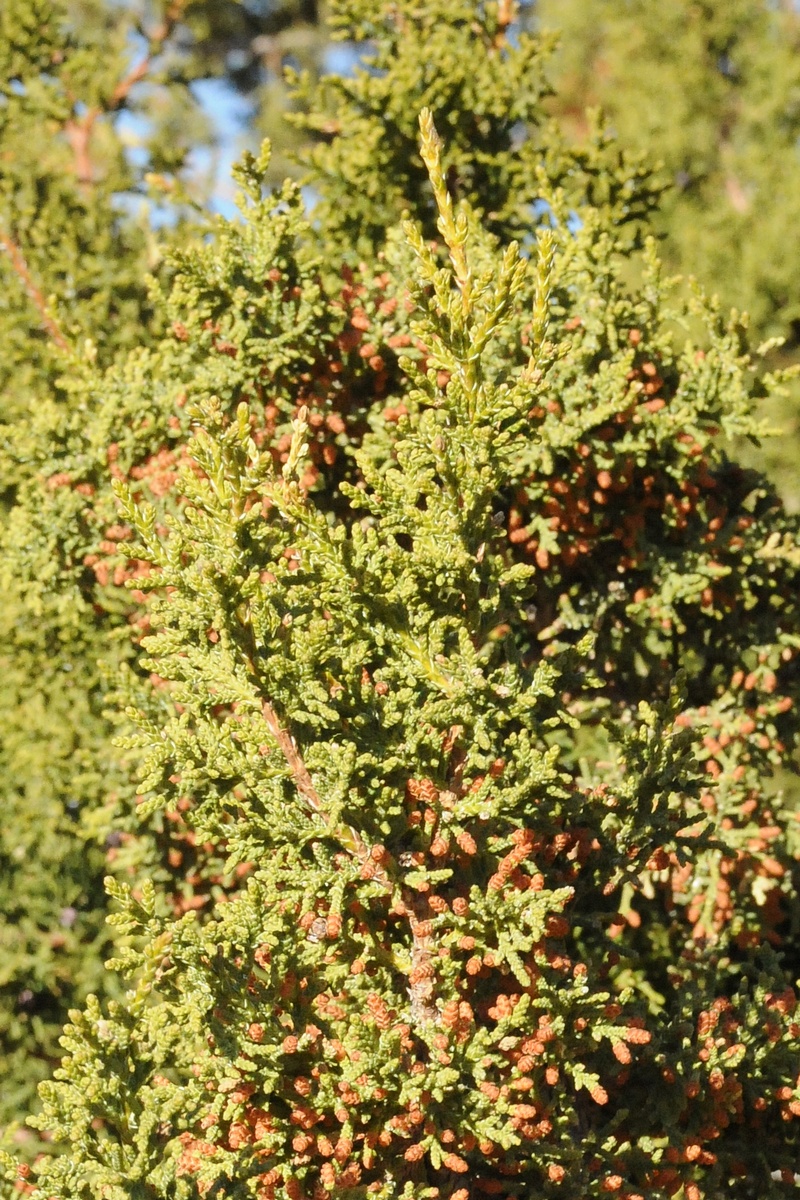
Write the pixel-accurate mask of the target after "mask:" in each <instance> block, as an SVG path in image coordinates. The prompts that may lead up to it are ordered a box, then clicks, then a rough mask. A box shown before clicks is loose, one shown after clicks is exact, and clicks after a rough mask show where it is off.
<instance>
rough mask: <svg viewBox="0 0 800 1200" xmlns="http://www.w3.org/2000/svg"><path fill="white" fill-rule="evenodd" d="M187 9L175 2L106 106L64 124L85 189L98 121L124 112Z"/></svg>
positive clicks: (90, 178)
mask: <svg viewBox="0 0 800 1200" xmlns="http://www.w3.org/2000/svg"><path fill="white" fill-rule="evenodd" d="M185 7H186V0H174V3H173V4H171V5H170V7H169V8H168V9H167V11H166V13H165V15H164V20H163V21H162V22H161V24H160V25H159V26H158V28H157V29H155V30H154V31H153V32H152V33H151V35H150V37H149V38H148V45H147V52H146V54H145V56H144V58H143V59H142V60H141V62H138V63H137V64H136V66H135V67H132V68H131V70H130V71H129V72H128V74H127V75H125V76H124V78H122V79H120V81H119V83H118V84H117V86H116V87H115V88H114V90H113V92H112V93H111V98H110V100H109V102H108V103H107V104H105V105H101V104H95V105H93V106H92V107H91V108H89V109H87V111H86V112H85V113H84V115H83V116H82V117H81V118H80V120H77V119H75V118H70V120H68V121H67V123H66V124H65V126H64V132H65V133H66V135H67V140H68V141H69V144H70V146H71V147H72V152H73V154H74V155H75V174H76V176H77V179H78V182H79V183H80V184H82V185H83V187H84V188H86V187H88V186H89V185H90V184H91V183H92V182H93V180H94V168H93V165H92V158H91V154H90V152H89V143H90V141H91V137H92V131H93V129H94V126H95V122H96V121H97V118H98V117H100V116H103V115H108V114H109V113H113V112H117V111H118V110H119V109H120V108H122V106H123V104H125V102H126V100H127V99H128V96H129V95H130V93H131V89H132V88H133V87H134V86H135V84H137V83H139V82H140V80H142V79H144V77H145V76H146V75H147V72H148V71H149V70H150V66H151V64H152V62H153V59H154V57H155V56H156V55H157V54H158V52H159V51H160V50H161V47H162V46H163V45H164V42H165V41H166V40H167V38H168V37H169V35H170V34H171V33H172V31H173V29H174V28H175V25H176V24H177V22H178V21H179V20H180V18H181V15H182V13H183V10H184V8H185Z"/></svg>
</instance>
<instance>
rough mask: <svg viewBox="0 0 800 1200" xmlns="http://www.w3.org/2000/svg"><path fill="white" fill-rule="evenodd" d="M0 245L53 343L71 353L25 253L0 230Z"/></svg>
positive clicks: (66, 352)
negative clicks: (34, 279)
mask: <svg viewBox="0 0 800 1200" xmlns="http://www.w3.org/2000/svg"><path fill="white" fill-rule="evenodd" d="M0 246H2V248H3V250H5V252H6V254H7V255H8V261H9V263H10V264H11V268H12V270H13V271H14V273H15V274H16V275H17V277H18V278H19V280H20V281H21V283H22V286H23V287H24V289H25V291H26V293H27V294H28V296H29V297H30V299H31V300H32V301H33V303H34V305H35V306H36V308H37V310H38V312H39V316H40V317H41V320H42V325H43V327H44V328H45V329H46V330H47V333H48V334H49V335H50V338H51V340H52V341H53V343H54V344H55V345H56V346H58V348H59V350H62V351H63V352H64V353H65V354H71V353H72V347H71V346H70V344H69V342H68V341H67V339H66V337H65V336H64V334H63V332H62V330H61V327H60V326H59V324H58V322H57V321H56V319H55V317H54V316H53V314H52V313H51V312H50V310H49V308H48V307H47V301H46V300H45V298H44V296H43V294H42V292H41V289H40V288H38V287H37V286H36V284H35V283H34V281H33V276H32V275H31V272H30V268H29V266H28V264H27V262H26V261H25V255H24V254H23V253H22V251H21V250H20V248H19V246H18V245H17V243H16V242H15V241H14V240H13V238H11V237H10V236H9V235H8V234H7V233H3V232H1V231H0Z"/></svg>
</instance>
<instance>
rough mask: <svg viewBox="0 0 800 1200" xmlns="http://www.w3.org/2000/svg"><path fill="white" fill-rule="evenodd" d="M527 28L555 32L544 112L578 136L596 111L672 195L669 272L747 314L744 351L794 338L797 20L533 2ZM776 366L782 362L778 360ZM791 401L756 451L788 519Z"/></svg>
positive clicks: (766, 5) (793, 493) (799, 179)
mask: <svg viewBox="0 0 800 1200" xmlns="http://www.w3.org/2000/svg"><path fill="white" fill-rule="evenodd" d="M535 17H536V24H537V28H543V29H548V30H551V29H557V30H559V32H560V40H559V51H558V54H557V55H556V57H555V59H554V60H553V62H552V64H551V67H552V72H551V78H552V81H553V84H554V95H553V97H552V98H551V101H550V111H551V112H552V113H553V114H554V115H555V116H556V117H557V119H558V122H559V125H560V126H561V127H562V129H564V130H565V131H568V132H569V133H571V134H572V135H577V136H580V134H581V131H583V132H584V133H585V131H586V128H587V123H586V120H587V119H586V110H587V108H588V107H591V106H593V105H600V106H602V109H603V110H604V112H605V113H606V114H607V115H608V120H609V122H610V127H611V128H612V129H613V131H614V134H615V136H616V137H618V138H619V140H620V143H621V145H623V146H625V147H628V148H631V149H639V150H641V151H644V152H646V153H647V154H648V155H649V156H650V158H651V159H653V160H654V159H661V160H662V161H663V164H664V173H665V177H666V179H667V181H668V182H669V184H670V188H669V190H668V192H667V193H666V194H665V198H664V203H663V205H662V206H661V209H660V212H659V215H658V218H657V220H656V222H655V224H654V229H655V230H656V231H658V233H660V234H662V235H663V236H664V243H663V254H664V257H665V262H666V263H667V264H668V266H669V268H670V269H676V270H678V271H681V272H682V273H683V274H686V275H695V276H696V277H697V278H699V279H700V280H701V281H702V283H703V285H704V286H706V287H708V288H709V289H710V290H712V291H714V292H717V293H718V294H719V295H720V297H721V298H722V300H723V303H725V304H726V305H732V306H736V307H737V308H739V309H740V310H746V311H747V312H748V313H749V314H750V316H751V321H752V324H751V328H752V333H753V337H754V339H755V340H758V339H760V338H767V337H774V336H779V337H783V338H786V339H787V346H786V353H787V354H788V355H789V356H790V357H791V358H792V359H793V358H795V357H796V354H797V350H798V330H800V322H799V318H800V289H798V285H797V273H796V270H795V263H796V262H797V260H798V256H799V255H800V240H798V239H800V234H799V233H798V229H800V219H799V218H800V212H799V211H798V204H800V201H798V196H800V156H799V155H798V150H797V146H798V135H800V65H798V64H800V58H799V57H798V46H800V13H798V11H797V7H796V5H794V4H791V3H773V2H772V0H735V2H734V3H730V4H724V5H720V4H713V3H696V2H695V0H679V2H678V3H676V4H670V5H669V6H668V7H667V8H665V7H664V6H663V5H660V4H658V3H655V2H654V0H624V2H623V3H614V2H612V0H588V2H587V3H584V2H583V0H536V4H535ZM784 361H785V359H784ZM799 404H800V400H799V399H798V395H797V392H796V390H795V391H794V392H793V397H792V402H791V405H789V406H788V407H787V405H785V404H784V405H782V406H780V407H778V408H776V409H774V410H772V411H771V412H770V414H769V415H770V417H771V418H772V419H773V420H774V421H775V422H777V423H778V424H779V425H780V426H781V427H782V428H783V429H784V430H785V432H786V434H787V438H786V440H784V441H783V443H782V444H781V443H778V442H775V443H772V444H771V445H770V446H769V447H768V448H767V453H768V458H769V461H770V465H771V468H772V469H773V471H774V472H775V473H776V475H777V478H778V480H779V483H780V485H781V488H782V491H783V492H784V494H785V495H786V497H787V498H788V500H789V501H790V503H791V504H792V506H793V507H794V508H796V507H797V506H798V503H800V493H798V491H797V484H796V472H795V471H794V457H795V455H794V450H793V448H792V449H791V450H789V449H788V447H789V446H791V447H793V446H794V440H795V439H796V437H797V419H798V418H797V413H798V405H799Z"/></svg>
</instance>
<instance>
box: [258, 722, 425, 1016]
mask: <svg viewBox="0 0 800 1200" xmlns="http://www.w3.org/2000/svg"><path fill="white" fill-rule="evenodd" d="M261 713H262V716H263V717H264V721H265V722H266V725H267V728H268V729H269V731H270V733H271V734H272V736H273V738H274V739H275V741H276V742H277V743H278V747H279V749H280V750H281V752H282V754H283V757H284V758H285V759H286V763H287V766H288V767H289V770H290V771H291V773H292V778H293V779H294V782H295V786H296V787H297V790H298V792H299V793H300V795H301V796H302V797H303V799H304V800H305V801H306V803H307V804H308V806H309V808H311V810H312V811H313V812H314V813H316V814H317V816H319V817H320V818H321V819H322V821H323V823H324V824H325V825H327V826H329V821H328V817H327V814H326V812H325V809H324V806H323V803H322V800H321V798H320V795H319V792H318V791H317V789H316V788H315V787H314V784H313V782H312V779H311V776H310V775H309V773H308V768H307V767H306V765H305V763H304V762H303V758H302V756H301V754H300V752H299V750H298V749H297V746H296V744H295V741H294V738H293V737H292V736H291V734H290V733H289V732H288V731H287V730H286V729H284V728H283V726H282V725H281V723H280V721H279V720H278V715H277V713H276V712H275V709H274V708H273V707H272V705H271V704H270V703H269V702H268V701H267V700H265V701H264V702H263V704H262V706H261ZM332 832H334V833H335V836H336V837H337V838H338V839H339V840H340V841H341V843H342V844H343V845H344V846H345V847H346V849H348V850H349V851H350V852H351V853H352V854H353V855H354V856H355V858H356V859H357V860H358V861H359V862H360V863H361V865H362V867H364V866H366V865H367V863H369V872H370V875H369V877H370V878H371V879H374V880H377V882H378V883H380V884H381V885H382V886H383V888H384V889H385V890H386V891H387V892H389V893H391V892H392V891H393V884H392V881H391V879H390V878H389V876H388V875H387V874H386V871H385V869H384V868H383V866H382V865H381V864H380V863H378V862H376V861H375V860H374V859H373V858H372V856H371V854H370V852H369V848H368V847H367V846H366V845H365V843H364V841H363V839H362V838H361V836H360V835H359V834H358V832H357V831H356V830H355V829H352V828H351V827H349V826H348V827H346V829H337V830H335V831H332ZM402 898H403V907H404V908H405V911H406V915H407V917H408V922H409V927H410V929H411V964H410V969H409V970H408V976H409V980H408V996H409V999H410V1001H411V1016H412V1019H413V1020H414V1022H415V1023H416V1024H429V1023H430V1022H432V1021H436V1020H437V1018H438V1015H439V1012H438V1009H437V1007H436V1004H435V1000H434V983H433V980H434V977H435V971H434V967H433V959H434V948H433V939H432V937H431V931H430V919H431V917H432V916H433V913H432V912H431V909H430V906H429V904H428V901H427V897H425V896H416V895H414V894H413V893H412V892H411V891H410V889H408V888H402Z"/></svg>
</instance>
